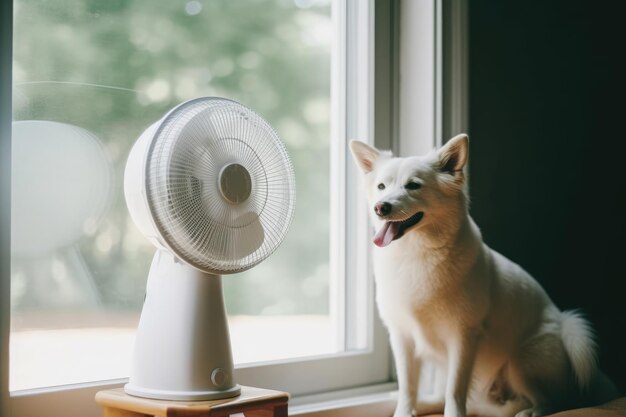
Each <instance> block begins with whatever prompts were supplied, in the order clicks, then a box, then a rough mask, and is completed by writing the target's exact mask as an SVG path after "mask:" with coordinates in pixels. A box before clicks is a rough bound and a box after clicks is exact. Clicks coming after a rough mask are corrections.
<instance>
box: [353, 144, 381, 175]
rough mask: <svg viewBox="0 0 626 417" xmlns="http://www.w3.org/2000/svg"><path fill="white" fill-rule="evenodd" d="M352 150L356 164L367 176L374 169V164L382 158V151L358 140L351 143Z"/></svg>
mask: <svg viewBox="0 0 626 417" xmlns="http://www.w3.org/2000/svg"><path fill="white" fill-rule="evenodd" d="M350 150H351V151H352V157H353V158H354V161H355V162H356V164H357V165H358V166H359V168H361V171H363V172H364V173H365V174H367V173H369V172H371V171H372V170H373V169H374V164H376V161H377V160H378V158H380V151H379V150H378V149H376V148H374V147H372V146H369V145H368V144H366V143H363V142H360V141H358V140H351V141H350Z"/></svg>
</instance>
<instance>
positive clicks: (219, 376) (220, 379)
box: [211, 368, 228, 388]
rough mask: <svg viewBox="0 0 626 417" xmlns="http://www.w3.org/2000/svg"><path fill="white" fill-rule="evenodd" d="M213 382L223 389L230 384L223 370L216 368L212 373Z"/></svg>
mask: <svg viewBox="0 0 626 417" xmlns="http://www.w3.org/2000/svg"><path fill="white" fill-rule="evenodd" d="M211 382H212V383H213V385H215V386H216V387H217V388H221V387H223V386H224V385H226V383H227V382H228V374H227V373H226V371H225V370H223V369H222V368H215V369H213V372H211Z"/></svg>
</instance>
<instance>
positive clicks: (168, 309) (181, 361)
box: [124, 250, 241, 401]
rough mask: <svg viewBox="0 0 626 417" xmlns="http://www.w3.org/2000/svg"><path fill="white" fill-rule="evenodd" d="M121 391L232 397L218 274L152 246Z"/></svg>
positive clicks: (184, 397)
mask: <svg viewBox="0 0 626 417" xmlns="http://www.w3.org/2000/svg"><path fill="white" fill-rule="evenodd" d="M124 389H125V391H126V393H127V394H130V395H134V396H138V397H145V398H154V399H162V400H179V401H203V400H216V399H222V398H230V397H235V396H237V395H239V394H240V391H241V388H240V387H239V385H237V384H236V383H235V382H234V380H233V358H232V353H231V348H230V336H229V332H228V322H227V320H226V309H225V307H224V297H223V295H222V277H221V276H219V275H211V274H207V273H204V272H201V271H199V270H197V269H195V268H193V267H191V266H189V265H187V264H186V263H184V262H181V261H179V260H178V259H176V258H175V257H174V256H173V255H172V254H170V253H169V252H168V251H166V250H157V252H156V253H155V255H154V259H153V260H152V265H151V267H150V275H149V277H148V284H147V289H146V300H145V302H144V306H143V309H142V313H141V319H140V321H139V327H138V329H137V337H136V340H135V353H134V358H133V367H132V369H131V376H130V380H129V383H128V384H126V386H125V387H124Z"/></svg>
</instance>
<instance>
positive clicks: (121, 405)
mask: <svg viewBox="0 0 626 417" xmlns="http://www.w3.org/2000/svg"><path fill="white" fill-rule="evenodd" d="M288 401H289V394H287V393H286V392H280V391H272V390H268V389H262V388H253V387H245V386H242V387H241V395H239V396H237V397H233V398H226V399H223V400H214V401H169V400H152V399H149V398H140V397H133V396H132V395H128V394H126V393H125V392H124V389H123V388H117V389H110V390H105V391H100V392H98V393H97V394H96V402H97V403H98V404H100V405H101V406H102V407H104V410H103V416H104V417H147V416H157V417H182V416H184V417H227V416H229V415H231V414H237V413H243V414H244V416H245V417H272V416H273V417H287V402H288Z"/></svg>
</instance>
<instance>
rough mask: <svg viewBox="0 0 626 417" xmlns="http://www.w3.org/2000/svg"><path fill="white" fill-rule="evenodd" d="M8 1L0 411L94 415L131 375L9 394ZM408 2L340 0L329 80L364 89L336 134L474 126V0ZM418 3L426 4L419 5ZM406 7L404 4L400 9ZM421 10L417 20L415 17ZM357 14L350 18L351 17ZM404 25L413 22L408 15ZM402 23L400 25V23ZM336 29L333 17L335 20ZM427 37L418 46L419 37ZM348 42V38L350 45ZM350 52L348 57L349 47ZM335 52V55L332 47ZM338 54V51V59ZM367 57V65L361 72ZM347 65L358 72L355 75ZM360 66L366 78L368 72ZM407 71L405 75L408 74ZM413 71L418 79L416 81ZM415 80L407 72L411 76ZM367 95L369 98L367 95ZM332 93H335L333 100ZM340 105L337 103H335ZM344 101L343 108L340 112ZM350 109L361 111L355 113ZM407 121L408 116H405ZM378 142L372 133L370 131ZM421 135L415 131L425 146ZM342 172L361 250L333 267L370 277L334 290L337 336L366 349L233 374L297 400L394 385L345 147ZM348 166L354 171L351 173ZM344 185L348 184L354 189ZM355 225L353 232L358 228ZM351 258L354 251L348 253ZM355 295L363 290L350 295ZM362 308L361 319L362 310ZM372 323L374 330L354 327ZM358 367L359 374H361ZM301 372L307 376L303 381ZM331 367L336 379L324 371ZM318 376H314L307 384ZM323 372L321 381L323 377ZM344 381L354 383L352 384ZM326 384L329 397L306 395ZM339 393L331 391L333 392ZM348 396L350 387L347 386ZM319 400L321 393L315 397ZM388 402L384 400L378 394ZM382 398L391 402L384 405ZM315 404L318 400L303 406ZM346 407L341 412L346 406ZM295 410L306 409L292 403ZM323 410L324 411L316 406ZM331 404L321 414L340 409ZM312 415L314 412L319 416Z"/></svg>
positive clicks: (342, 231)
mask: <svg viewBox="0 0 626 417" xmlns="http://www.w3.org/2000/svg"><path fill="white" fill-rule="evenodd" d="M12 3H13V2H12V1H7V2H0V342H1V343H0V415H6V416H13V417H21V416H26V415H35V414H36V413H39V414H43V413H44V412H45V414H46V415H48V416H50V417H55V416H66V415H84V416H94V417H95V416H99V415H101V409H100V408H99V407H98V406H97V405H96V404H95V401H94V400H93V398H94V395H95V393H96V392H97V391H99V390H102V389H108V388H115V387H121V386H123V384H124V383H125V382H126V379H120V380H114V381H96V382H91V383H84V384H75V385H65V386H60V387H50V388H42V389H33V390H24V391H18V392H14V393H9V389H8V379H9V373H8V364H9V334H10V252H11V251H10V209H11V204H10V196H11V190H10V178H11V177H10V174H11V152H10V151H11V123H12V104H11V99H12V62H13V54H12V35H13V29H12V27H13V4H12ZM411 3H413V2H412V0H376V1H375V0H366V1H361V0H345V1H339V2H337V4H338V5H339V7H340V8H341V10H338V11H337V12H338V13H336V12H335V10H333V19H335V18H336V16H341V18H344V19H346V22H348V23H347V25H346V27H345V29H346V30H345V31H344V32H343V33H339V35H341V36H344V37H345V38H344V39H346V40H347V41H348V43H344V42H342V43H341V44H342V45H347V48H346V49H345V50H343V51H342V50H339V49H337V50H334V51H333V54H341V53H343V57H344V58H345V60H344V59H342V60H340V61H339V65H337V66H335V67H334V68H333V77H332V78H333V82H334V83H338V85H340V86H343V87H342V88H341V89H338V88H333V91H334V92H337V91H338V92H339V94H340V97H339V102H340V103H342V105H341V106H339V107H343V109H345V108H346V106H345V104H346V103H347V101H348V100H355V97H356V95H357V93H358V95H359V97H360V98H361V103H360V104H361V105H360V107H359V110H358V112H357V113H358V114H357V115H356V117H347V116H349V115H348V114H346V113H345V112H343V111H333V117H336V118H337V119H336V120H335V123H334V126H335V127H336V129H337V130H336V131H335V132H334V135H335V136H333V138H335V139H336V138H342V141H343V144H344V145H347V143H346V142H347V140H346V139H352V138H358V139H360V140H365V141H368V142H369V143H371V144H374V145H376V146H377V147H379V148H382V149H391V150H393V151H394V153H396V154H399V155H408V154H411V153H413V152H415V151H416V149H420V150H421V149H429V148H431V147H432V146H435V145H439V144H441V143H442V142H443V139H445V138H448V137H450V136H451V135H453V134H455V133H458V132H461V131H465V132H467V96H468V94H467V7H468V5H467V3H466V1H465V0H461V1H457V0H430V1H429V2H424V3H427V4H426V5H422V6H419V7H415V4H411ZM420 3H422V2H420ZM401 11H402V13H401ZM351 13H361V14H362V15H361V18H360V19H352V20H349V19H348V17H350V16H351ZM419 13H422V15H421V17H420V16H418V15H416V14H419ZM353 17H354V16H353ZM416 18H417V19H418V20H419V19H420V18H421V19H424V21H428V20H429V21H430V22H431V23H433V24H428V25H426V27H422V26H420V25H416V26H418V28H417V30H416V28H411V26H412V24H413V23H414V22H413V19H416ZM407 22H409V23H407ZM402 24H404V25H405V27H404V28H402V30H401V26H402ZM335 26H337V25H335ZM416 33H417V34H418V35H419V38H418V39H420V40H421V41H422V42H421V44H420V43H417V44H419V45H415V44H416V42H415V39H414V38H413V36H416ZM350 41H352V42H353V43H349V42H350ZM348 49H350V54H348V53H347V52H348ZM336 56H339V55H336ZM335 62H337V60H336V59H335ZM356 65H361V66H362V68H365V71H357V69H358V68H357V67H356ZM421 65H430V66H431V69H432V71H426V72H424V71H418V75H415V74H414V73H413V71H414V70H415V69H416V68H417V67H416V66H421ZM351 71H352V72H351ZM364 73H365V76H364ZM400 74H404V78H403V80H401V79H400ZM412 77H415V78H417V79H411V78H412ZM407 80H408V81H407ZM416 91H420V92H421V93H424V92H425V91H426V94H425V95H426V96H427V97H422V99H423V100H426V101H424V102H425V103H427V102H428V100H430V105H432V106H433V107H432V108H433V110H434V111H433V112H432V113H431V114H430V115H429V116H428V117H426V118H423V119H422V122H420V123H412V124H411V126H412V127H410V128H409V127H407V126H408V125H407V123H409V122H411V116H410V114H407V115H406V116H401V114H402V109H403V108H405V109H407V110H408V109H410V108H411V107H412V105H411V104H410V99H411V95H412V94H415V92H416ZM364 94H365V97H366V100H363V95H364ZM335 101H336V100H333V102H335ZM333 110H336V109H333ZM339 110H341V109H339ZM352 116H354V114H352ZM407 121H408V122H407ZM374 137H375V138H376V140H373V138H374ZM414 138H419V139H418V140H419V143H416V142H415V139H414ZM331 157H332V158H333V159H334V160H335V161H336V162H337V166H339V167H341V169H342V170H343V171H342V172H345V173H346V174H345V176H344V177H342V181H341V182H340V185H339V186H338V187H337V186H336V187H337V188H334V189H333V190H332V192H333V194H334V195H339V196H340V198H336V199H334V200H333V201H332V204H333V206H334V207H336V208H341V210H342V211H343V212H346V211H347V212H349V213H350V214H351V216H350V219H352V220H351V221H350V222H349V223H347V224H345V225H344V226H345V227H341V228H339V227H338V228H337V230H339V235H338V236H335V238H340V239H341V241H342V242H345V237H346V236H351V237H352V239H351V240H352V241H357V242H362V244H361V245H360V246H359V245H357V247H356V248H354V247H348V248H347V249H346V245H345V244H344V245H340V246H338V247H335V248H333V251H335V250H336V251H337V253H339V254H340V255H341V256H340V257H338V258H337V260H336V261H335V262H334V263H333V268H335V270H336V271H339V272H340V276H343V277H345V276H346V274H350V275H354V274H365V276H367V279H366V280H360V281H359V280H352V281H351V280H347V281H346V282H345V283H347V285H345V286H344V285H343V284H344V282H343V281H341V280H340V282H339V283H338V284H337V285H335V286H334V287H333V288H332V289H331V294H332V297H333V299H332V300H331V301H332V304H334V305H337V303H336V301H341V300H342V301H343V302H344V303H345V306H346V307H347V308H346V309H345V314H344V315H342V317H341V318H342V320H345V322H347V323H349V324H348V326H347V327H341V329H340V340H341V343H343V344H344V346H346V347H348V348H349V347H353V346H359V345H362V343H363V341H364V340H365V339H364V337H366V338H367V340H366V341H367V342H368V343H369V344H368V346H370V349H366V350H362V351H348V352H345V353H340V354H336V355H325V356H320V357H314V358H303V359H293V360H288V361H280V362H273V363H264V364H261V365H258V364H257V365H244V366H239V367H237V369H236V371H235V372H236V378H237V381H238V382H239V383H242V384H245V385H258V386H264V387H267V388H274V389H282V390H285V391H289V392H290V393H291V394H292V398H293V401H292V403H294V404H296V406H297V407H300V406H301V404H308V402H309V401H312V402H319V401H324V399H329V398H330V399H332V398H335V399H336V398H339V396H341V397H342V398H343V396H352V397H354V396H358V395H359V393H363V390H362V389H360V388H357V389H354V388H355V387H363V386H366V387H367V388H365V391H367V392H368V393H372V392H374V393H375V392H381V391H384V392H387V391H390V390H393V389H395V386H396V385H395V382H394V375H393V366H392V360H391V352H390V348H389V343H388V339H387V334H386V331H385V329H384V327H383V325H382V323H381V321H380V319H379V318H378V313H377V311H376V308H375V306H374V288H373V276H372V270H371V267H370V260H369V256H368V257H367V258H366V261H365V262H361V263H359V267H358V269H355V267H354V265H355V262H351V261H347V260H346V259H354V258H351V256H354V255H355V253H358V252H359V251H361V252H362V251H367V248H368V246H369V245H368V244H367V242H368V239H369V237H368V231H369V227H368V226H366V224H367V215H366V212H365V209H366V207H365V204H364V202H363V201H362V196H360V195H358V193H357V189H358V186H357V182H358V178H357V175H358V174H357V172H356V169H355V168H354V166H353V165H352V161H351V160H350V159H351V157H350V155H349V154H348V152H347V147H346V146H343V147H342V148H341V149H338V150H335V152H334V153H333V155H332V156H331ZM346 168H347V170H346ZM348 191H349V192H350V193H348ZM353 234H356V236H354V235H353ZM346 256H347V258H346ZM355 294H360V296H355ZM362 307H366V308H367V311H368V314H367V317H366V318H365V319H363V317H358V315H357V314H356V312H357V311H359V308H362ZM359 322H360V323H361V326H363V323H365V325H366V326H369V329H370V331H369V332H365V335H364V333H363V332H362V331H356V332H348V331H347V329H356V328H357V327H358V324H357V325H356V326H355V324H356V323H359ZM337 369H345V370H350V369H359V371H360V372H358V373H357V372H341V373H338V372H336V370H337ZM356 374H358V376H359V377H358V378H354V376H355V375H356ZM302 375H306V378H303V377H302ZM329 376H331V377H330V378H329ZM312 380H313V381H318V383H317V384H315V383H313V384H312V383H311V381H312ZM319 381H323V383H322V384H320V383H319ZM346 389H348V391H345V390H346ZM323 392H331V394H328V395H326V394H321V395H311V394H318V393H323ZM332 392H334V393H332ZM346 393H347V394H346ZM312 398H314V399H312ZM382 398H384V399H385V400H384V401H387V402H388V401H389V400H388V397H385V396H383V397H382ZM386 407H389V405H387V406H386ZM308 409H311V407H310V406H308ZM343 411H345V409H344V410H343ZM297 414H298V415H304V414H306V412H305V413H304V414H302V413H301V412H297ZM318 414H319V412H318ZM336 414H337V413H333V412H332V410H330V411H327V412H325V414H324V415H336ZM316 415H317V414H316Z"/></svg>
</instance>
